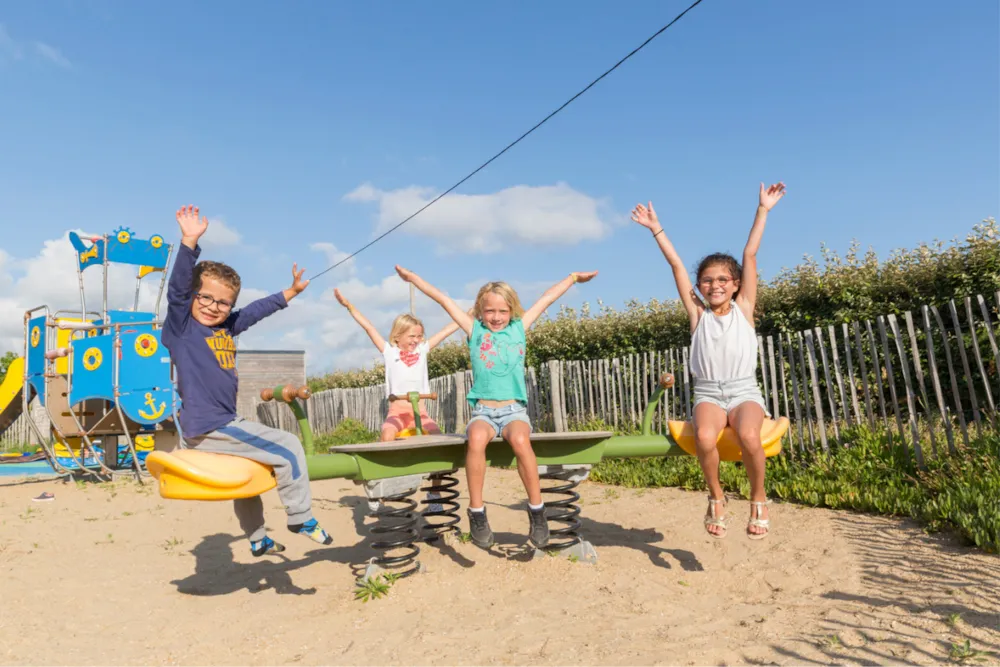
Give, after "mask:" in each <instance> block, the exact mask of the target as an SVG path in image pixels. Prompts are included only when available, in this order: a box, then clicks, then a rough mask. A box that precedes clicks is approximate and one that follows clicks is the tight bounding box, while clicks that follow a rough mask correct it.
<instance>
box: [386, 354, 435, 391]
mask: <svg viewBox="0 0 1000 667" xmlns="http://www.w3.org/2000/svg"><path fill="white" fill-rule="evenodd" d="M430 351H431V346H430V345H429V344H428V343H427V341H421V342H420V344H419V345H417V347H416V349H415V350H414V351H413V352H404V351H403V350H400V349H399V348H398V347H396V346H395V345H392V344H390V343H388V342H387V343H386V344H385V348H384V349H383V350H382V357H383V359H384V360H385V395H386V398H388V397H389V396H390V395H391V394H395V395H396V396H405V395H406V394H408V393H409V392H411V391H416V392H419V393H421V394H429V393H430V392H431V387H430V382H429V381H428V379H427V355H428V354H430Z"/></svg>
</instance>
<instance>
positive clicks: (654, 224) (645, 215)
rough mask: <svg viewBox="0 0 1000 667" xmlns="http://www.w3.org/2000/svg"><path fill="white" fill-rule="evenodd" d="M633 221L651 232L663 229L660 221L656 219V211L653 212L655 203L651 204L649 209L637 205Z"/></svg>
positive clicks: (633, 210)
mask: <svg viewBox="0 0 1000 667" xmlns="http://www.w3.org/2000/svg"><path fill="white" fill-rule="evenodd" d="M632 221H633V222H638V223H639V224H640V225H642V226H643V227H645V228H646V229H648V230H649V231H651V232H657V231H659V230H660V229H662V227H661V226H660V219H659V218H657V217H656V211H654V210H653V202H649V207H648V208H647V207H645V206H643V205H642V204H636V207H635V208H634V209H632Z"/></svg>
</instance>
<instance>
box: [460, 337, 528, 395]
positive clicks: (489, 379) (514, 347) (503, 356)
mask: <svg viewBox="0 0 1000 667" xmlns="http://www.w3.org/2000/svg"><path fill="white" fill-rule="evenodd" d="M525 348H526V345H525V338H524V323H523V322H521V320H511V322H510V324H508V325H507V326H506V327H505V328H504V329H502V330H500V331H490V330H489V329H488V328H486V326H485V325H483V323H482V322H480V321H479V320H478V319H477V320H474V323H473V325H472V335H471V336H469V358H470V361H471V362H472V389H471V390H470V391H469V393H468V394H467V395H466V398H467V399H468V401H469V403H471V404H472V405H473V406H475V405H476V401H478V400H480V399H482V400H485V401H509V400H516V401H519V402H520V403H521V404H523V405H527V404H528V390H527V387H525V384H524V352H525Z"/></svg>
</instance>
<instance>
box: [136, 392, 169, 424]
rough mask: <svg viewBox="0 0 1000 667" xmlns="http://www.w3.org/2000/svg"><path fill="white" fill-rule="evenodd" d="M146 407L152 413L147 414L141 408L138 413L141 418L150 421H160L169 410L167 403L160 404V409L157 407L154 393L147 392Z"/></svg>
mask: <svg viewBox="0 0 1000 667" xmlns="http://www.w3.org/2000/svg"><path fill="white" fill-rule="evenodd" d="M145 405H148V406H149V409H150V410H152V412H146V411H144V410H142V409H141V408H140V409H139V410H138V413H139V416H140V417H142V418H143V419H149V420H150V421H153V420H155V419H159V418H160V417H161V416H162V415H163V413H164V411H165V410H166V409H167V403H166V402H165V401H161V402H160V407H159V408H157V407H156V400H155V399H154V398H153V394H152V392H146V400H145Z"/></svg>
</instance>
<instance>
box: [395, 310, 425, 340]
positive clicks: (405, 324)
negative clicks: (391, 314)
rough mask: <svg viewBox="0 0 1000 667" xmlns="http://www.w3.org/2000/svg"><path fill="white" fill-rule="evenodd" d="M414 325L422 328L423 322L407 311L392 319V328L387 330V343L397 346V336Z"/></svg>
mask: <svg viewBox="0 0 1000 667" xmlns="http://www.w3.org/2000/svg"><path fill="white" fill-rule="evenodd" d="M414 326H416V327H420V328H421V329H423V328H424V323H423V322H421V321H420V320H419V319H417V318H416V317H414V316H413V315H410V314H409V313H403V314H402V315H400V316H399V317H397V318H396V319H395V320H393V321H392V329H390V330H389V344H390V345H394V346H395V347H399V337H400V336H402V335H403V334H404V333H406V332H407V330H408V329H409V328H410V327H414Z"/></svg>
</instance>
